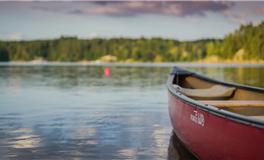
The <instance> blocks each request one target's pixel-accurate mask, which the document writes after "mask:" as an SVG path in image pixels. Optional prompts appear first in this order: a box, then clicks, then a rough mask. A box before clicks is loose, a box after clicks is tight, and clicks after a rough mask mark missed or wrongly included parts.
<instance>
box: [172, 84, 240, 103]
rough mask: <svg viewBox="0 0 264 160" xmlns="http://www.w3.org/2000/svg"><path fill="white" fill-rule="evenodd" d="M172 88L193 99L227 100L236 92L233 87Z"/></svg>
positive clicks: (176, 86)
mask: <svg viewBox="0 0 264 160" xmlns="http://www.w3.org/2000/svg"><path fill="white" fill-rule="evenodd" d="M173 87H174V88H175V89H176V90H177V91H178V92H180V93H182V94H184V95H186V96H187V97H190V98H193V99H216V100H217V99H228V98H230V97H231V96H232V94H233V92H234V91H235V90H236V88H234V87H227V86H223V85H214V86H212V87H211V88H207V89H188V88H182V87H180V86H179V85H176V84H174V85H173Z"/></svg>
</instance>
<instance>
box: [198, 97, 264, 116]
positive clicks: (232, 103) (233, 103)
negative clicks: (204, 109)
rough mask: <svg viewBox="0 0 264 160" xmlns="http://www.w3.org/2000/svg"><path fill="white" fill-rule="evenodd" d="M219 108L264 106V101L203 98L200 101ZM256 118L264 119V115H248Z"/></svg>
mask: <svg viewBox="0 0 264 160" xmlns="http://www.w3.org/2000/svg"><path fill="white" fill-rule="evenodd" d="M199 102H202V103H204V104H209V105H212V106H215V107H218V108H235V107H236V108H242V107H243V108H245V107H264V101H255V100H254V101H252V100H251V101H249V100H247V101H243V100H203V101H199ZM248 117H251V118H255V119H260V120H264V115H263V116H248Z"/></svg>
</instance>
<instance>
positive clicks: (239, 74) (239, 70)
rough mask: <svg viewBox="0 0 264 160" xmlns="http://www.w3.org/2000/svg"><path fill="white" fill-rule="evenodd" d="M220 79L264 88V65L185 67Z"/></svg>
mask: <svg viewBox="0 0 264 160" xmlns="http://www.w3.org/2000/svg"><path fill="white" fill-rule="evenodd" d="M185 68H186V69H189V70H191V71H193V72H196V73H198V74H201V75H204V76H207V77H210V78H213V79H217V80H220V81H226V82H232V83H238V84H243V85H249V86H255V87H261V88H264V81H263V79H264V67H241V66H238V67H224V66H223V67H195V68H194V67H185Z"/></svg>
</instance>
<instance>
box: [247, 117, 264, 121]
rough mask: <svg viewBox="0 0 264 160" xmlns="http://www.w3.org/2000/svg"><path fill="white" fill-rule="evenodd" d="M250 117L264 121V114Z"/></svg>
mask: <svg viewBox="0 0 264 160" xmlns="http://www.w3.org/2000/svg"><path fill="white" fill-rule="evenodd" d="M249 117H251V118H255V119H259V120H263V121H264V116H249Z"/></svg>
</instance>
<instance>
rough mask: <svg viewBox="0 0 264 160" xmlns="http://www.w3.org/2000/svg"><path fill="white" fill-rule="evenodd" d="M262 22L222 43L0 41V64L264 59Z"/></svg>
mask: <svg viewBox="0 0 264 160" xmlns="http://www.w3.org/2000/svg"><path fill="white" fill-rule="evenodd" d="M263 36H264V21H263V22H261V23H260V24H259V25H257V26H254V25H253V24H252V23H250V24H248V25H241V26H240V28H239V29H237V30H236V31H235V32H234V33H231V34H229V35H226V36H225V37H224V39H223V40H220V39H203V40H197V41H185V42H180V41H178V40H174V39H162V38H151V39H147V38H144V37H142V38H139V39H131V38H111V39H103V38H95V39H89V40H84V39H78V38H77V37H60V38H58V39H53V40H33V41H0V61H32V60H34V59H36V58H43V59H46V60H47V61H61V62H76V61H95V60H98V59H100V58H101V57H103V56H106V55H112V56H115V57H117V60H118V61H120V62H125V61H136V62H187V61H198V60H204V59H210V57H217V58H218V59H221V60H226V59H230V60H232V59H240V60H264V38H263Z"/></svg>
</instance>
